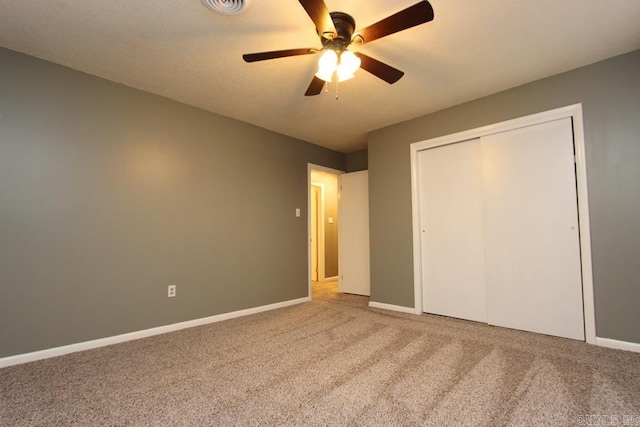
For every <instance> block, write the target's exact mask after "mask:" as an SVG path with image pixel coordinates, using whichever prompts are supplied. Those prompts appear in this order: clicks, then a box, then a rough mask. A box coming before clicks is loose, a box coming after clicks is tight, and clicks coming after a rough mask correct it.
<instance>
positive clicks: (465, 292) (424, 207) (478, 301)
mask: <svg viewBox="0 0 640 427" xmlns="http://www.w3.org/2000/svg"><path fill="white" fill-rule="evenodd" d="M418 156H419V157H418V165H419V166H418V168H419V169H418V170H419V188H420V189H419V192H420V224H421V239H422V281H423V286H422V288H423V293H422V299H423V305H422V307H423V311H425V312H427V313H433V314H440V315H446V316H453V317H458V318H461V319H468V320H475V321H480V322H486V321H487V311H486V296H485V273H484V271H485V270H484V243H483V237H482V235H483V226H484V224H483V212H482V165H481V151H480V140H479V139H476V140H471V141H466V142H462V143H457V144H450V145H446V146H442V147H437V148H432V149H429V150H423V151H420V152H419V153H418Z"/></svg>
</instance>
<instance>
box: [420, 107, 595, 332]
mask: <svg viewBox="0 0 640 427" xmlns="http://www.w3.org/2000/svg"><path fill="white" fill-rule="evenodd" d="M564 118H571V119H573V137H574V145H575V152H576V183H577V193H578V218H579V221H580V256H581V267H582V299H583V308H584V323H585V325H584V327H585V338H586V342H588V343H589V344H596V323H595V304H594V296H593V271H592V263H591V231H590V227H589V198H588V194H587V162H586V157H585V142H584V123H583V118H582V104H574V105H569V106H567V107H562V108H557V109H554V110H550V111H545V112H542V113H538V114H532V115H529V116H525V117H520V118H517V119H513V120H507V121H504V122H500V123H496V124H492V125H488V126H483V127H480V128H476V129H471V130H467V131H463V132H457V133H454V134H451V135H446V136H442V137H438V138H432V139H428V140H425V141H420V142H415V143H413V144H411V146H410V151H411V204H412V214H413V269H414V279H413V282H414V313H415V314H422V266H421V260H422V254H421V244H420V211H419V209H420V198H419V197H420V196H419V193H418V182H419V181H418V179H419V177H418V161H417V160H418V152H419V151H421V150H425V149H428V148H433V147H438V146H441V145H447V144H453V143H456V142H462V141H466V140H469V139H474V138H480V137H482V136H486V135H491V134H494V133H498V132H504V131H508V130H513V129H518V128H522V127H525V126H532V125H536V124H540V123H545V122H548V121H551V120H558V119H564Z"/></svg>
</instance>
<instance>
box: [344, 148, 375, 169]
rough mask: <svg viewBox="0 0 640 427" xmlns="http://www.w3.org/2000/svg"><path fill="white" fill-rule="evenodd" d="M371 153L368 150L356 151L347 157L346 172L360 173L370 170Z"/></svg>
mask: <svg viewBox="0 0 640 427" xmlns="http://www.w3.org/2000/svg"><path fill="white" fill-rule="evenodd" d="M368 156H369V153H368V151H367V149H366V148H365V149H364V150H360V151H354V152H353V153H349V154H347V155H346V167H347V169H346V170H345V172H359V171H366V170H367V169H369V157H368Z"/></svg>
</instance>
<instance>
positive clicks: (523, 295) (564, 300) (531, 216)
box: [482, 118, 584, 340]
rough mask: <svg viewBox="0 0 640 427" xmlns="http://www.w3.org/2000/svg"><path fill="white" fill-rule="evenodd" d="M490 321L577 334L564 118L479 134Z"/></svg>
mask: <svg viewBox="0 0 640 427" xmlns="http://www.w3.org/2000/svg"><path fill="white" fill-rule="evenodd" d="M482 157H483V161H482V181H483V190H484V197H483V200H484V211H485V250H486V254H485V259H486V280H487V282H488V283H489V284H490V286H488V287H487V308H488V317H489V323H490V324H493V325H498V326H506V327H510V328H515V329H522V330H526V331H532V332H539V333H543V334H549V335H556V336H560V337H565V338H573V339H578V340H584V320H583V315H584V312H583V305H582V273H581V268H580V241H579V234H578V211H577V209H578V207H577V196H576V178H575V166H574V150H573V129H572V124H571V119H569V118H567V119H562V120H556V121H553V122H548V123H543V124H540V125H535V126H529V127H525V128H521V129H516V130H513V131H509V132H503V133H499V134H495V135H490V136H487V137H483V138H482Z"/></svg>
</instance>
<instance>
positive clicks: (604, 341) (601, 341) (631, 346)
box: [596, 337, 640, 353]
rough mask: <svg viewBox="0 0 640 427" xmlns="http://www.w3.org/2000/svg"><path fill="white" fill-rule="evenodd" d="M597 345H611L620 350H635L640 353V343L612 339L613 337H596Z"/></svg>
mask: <svg viewBox="0 0 640 427" xmlns="http://www.w3.org/2000/svg"><path fill="white" fill-rule="evenodd" d="M596 345H599V346H600V347H609V348H615V349H618V350H627V351H633V352H635V353H640V344H638V343H635V342H628V341H618V340H612V339H611V338H600V337H596Z"/></svg>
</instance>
